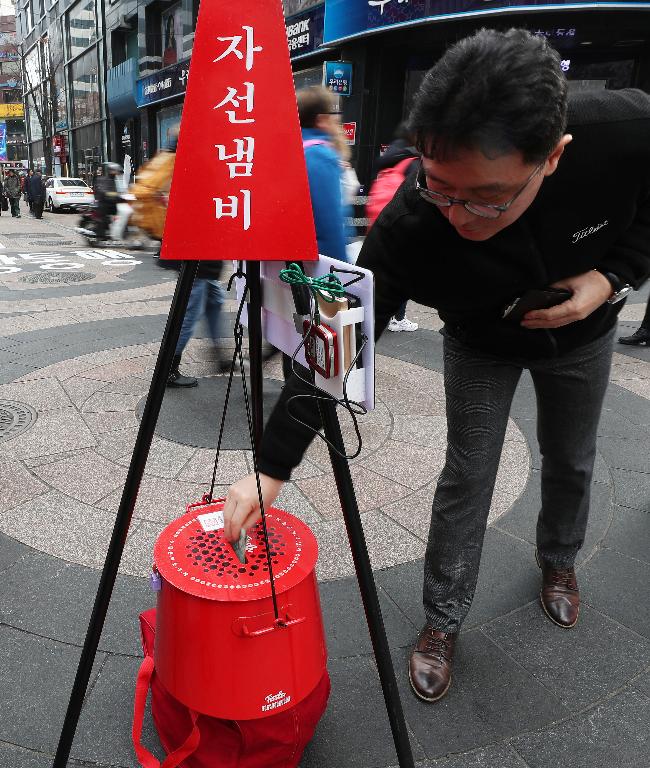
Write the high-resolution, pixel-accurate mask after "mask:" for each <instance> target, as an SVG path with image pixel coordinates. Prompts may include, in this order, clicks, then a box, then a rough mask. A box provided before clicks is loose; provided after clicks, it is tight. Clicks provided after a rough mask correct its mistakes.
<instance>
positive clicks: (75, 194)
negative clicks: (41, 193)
mask: <svg viewBox="0 0 650 768" xmlns="http://www.w3.org/2000/svg"><path fill="white" fill-rule="evenodd" d="M94 199H95V196H94V195H93V191H92V189H91V188H90V187H89V186H88V184H86V182H85V181H84V180H83V179H68V178H59V177H53V178H51V179H48V180H47V181H46V182H45V208H46V210H48V211H50V212H51V213H54V211H66V210H67V211H76V210H78V209H79V208H81V207H82V206H83V207H85V206H87V205H91V204H92V202H93V201H94Z"/></svg>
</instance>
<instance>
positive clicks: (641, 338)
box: [618, 326, 650, 345]
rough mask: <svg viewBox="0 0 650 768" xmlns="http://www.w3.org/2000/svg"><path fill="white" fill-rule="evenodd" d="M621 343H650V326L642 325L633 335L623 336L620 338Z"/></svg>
mask: <svg viewBox="0 0 650 768" xmlns="http://www.w3.org/2000/svg"><path fill="white" fill-rule="evenodd" d="M618 342H619V344H630V345H637V344H639V345H640V344H648V345H650V328H644V327H643V326H641V327H640V328H639V330H638V331H634V333H633V334H632V335H631V336H621V337H620V338H619V340H618Z"/></svg>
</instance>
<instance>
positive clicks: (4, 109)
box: [0, 104, 25, 118]
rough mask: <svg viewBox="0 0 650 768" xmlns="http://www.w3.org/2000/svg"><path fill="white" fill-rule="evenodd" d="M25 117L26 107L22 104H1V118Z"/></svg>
mask: <svg viewBox="0 0 650 768" xmlns="http://www.w3.org/2000/svg"><path fill="white" fill-rule="evenodd" d="M2 117H13V118H19V117H25V107H24V106H23V105H22V104H0V118H2Z"/></svg>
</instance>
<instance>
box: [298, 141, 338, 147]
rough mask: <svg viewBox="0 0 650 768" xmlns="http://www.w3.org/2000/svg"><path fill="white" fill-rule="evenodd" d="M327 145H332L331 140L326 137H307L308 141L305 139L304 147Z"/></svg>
mask: <svg viewBox="0 0 650 768" xmlns="http://www.w3.org/2000/svg"><path fill="white" fill-rule="evenodd" d="M323 145H324V146H326V147H331V146H332V145H331V144H330V142H329V141H325V139H307V141H303V143H302V148H303V149H307V148H308V147H318V146H323Z"/></svg>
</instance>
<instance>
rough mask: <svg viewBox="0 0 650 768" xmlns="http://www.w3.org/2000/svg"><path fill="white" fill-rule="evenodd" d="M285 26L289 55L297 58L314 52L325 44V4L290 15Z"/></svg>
mask: <svg viewBox="0 0 650 768" xmlns="http://www.w3.org/2000/svg"><path fill="white" fill-rule="evenodd" d="M285 26H286V29H287V43H288V45H289V56H290V57H291V58H292V59H295V58H297V57H298V56H303V55H304V54H306V53H312V51H314V50H316V48H318V47H319V46H321V45H322V44H323V29H324V26H325V5H324V4H323V5H320V6H318V7H317V8H312V9H311V10H309V11H305V12H304V13H300V14H296V15H295V16H291V17H289V18H288V19H286V22H285Z"/></svg>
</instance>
